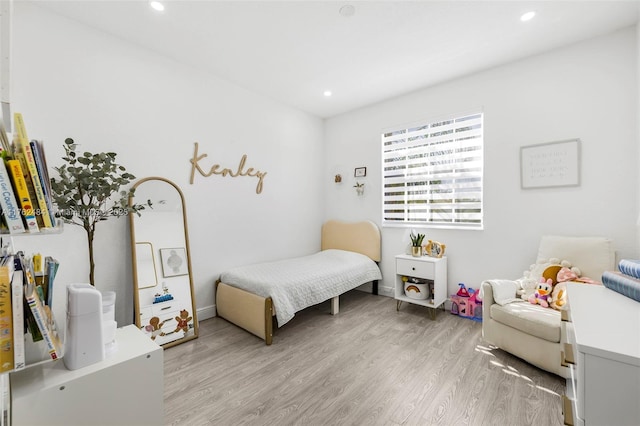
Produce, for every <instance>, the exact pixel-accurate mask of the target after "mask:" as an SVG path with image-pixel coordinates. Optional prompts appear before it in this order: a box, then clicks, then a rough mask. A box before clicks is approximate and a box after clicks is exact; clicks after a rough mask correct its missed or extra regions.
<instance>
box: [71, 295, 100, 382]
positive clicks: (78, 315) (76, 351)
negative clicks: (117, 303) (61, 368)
mask: <svg viewBox="0 0 640 426" xmlns="http://www.w3.org/2000/svg"><path fill="white" fill-rule="evenodd" d="M104 348H105V345H104V339H103V327H102V294H101V293H100V292H99V291H98V290H96V289H95V287H93V286H92V285H91V284H69V286H68V287H67V333H66V336H65V351H64V352H65V353H64V357H63V358H62V359H63V360H64V365H65V367H67V369H69V370H77V369H78V368H82V367H86V366H87V365H91V364H94V363H96V362H100V361H102V360H104V358H105V351H104Z"/></svg>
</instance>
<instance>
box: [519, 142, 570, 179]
mask: <svg viewBox="0 0 640 426" xmlns="http://www.w3.org/2000/svg"><path fill="white" fill-rule="evenodd" d="M520 185H521V186H522V188H523V189H529V188H548V187H555V186H578V185H580V139H570V140H566V141H558V142H549V143H543V144H538V145H528V146H523V147H520Z"/></svg>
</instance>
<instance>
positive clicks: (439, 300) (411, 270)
mask: <svg viewBox="0 0 640 426" xmlns="http://www.w3.org/2000/svg"><path fill="white" fill-rule="evenodd" d="M403 276H404V277H415V278H420V279H422V280H430V281H433V294H429V297H428V298H427V299H414V298H411V297H409V296H406V295H405V292H404V282H403V281H402V277H403ZM395 299H396V301H397V303H396V309H398V310H399V309H400V305H401V304H402V302H409V303H414V304H416V305H421V306H426V307H428V308H432V309H437V308H438V307H440V306H441V305H442V304H443V303H444V302H445V301H446V300H447V258H446V256H443V257H440V258H436V257H428V256H421V257H414V256H411V255H406V254H399V255H397V256H396V285H395ZM432 318H435V310H434V311H433V316H432Z"/></svg>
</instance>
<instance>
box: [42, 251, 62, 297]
mask: <svg viewBox="0 0 640 426" xmlns="http://www.w3.org/2000/svg"><path fill="white" fill-rule="evenodd" d="M59 266H60V262H58V260H57V259H55V258H53V257H51V256H47V257H45V258H44V273H45V275H46V284H47V288H46V291H45V294H46V297H47V305H49V306H52V303H53V283H54V281H55V278H56V274H57V273H58V267H59Z"/></svg>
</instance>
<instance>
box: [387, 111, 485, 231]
mask: <svg viewBox="0 0 640 426" xmlns="http://www.w3.org/2000/svg"><path fill="white" fill-rule="evenodd" d="M482 124H483V114H482V113H474V114H469V115H464V116H460V117H454V118H447V119H444V120H439V121H435V122H432V123H421V124H419V125H415V126H406V127H403V128H395V129H391V130H388V131H387V132H385V133H383V134H382V167H383V170H382V176H383V177H382V180H383V182H382V188H383V193H382V204H383V205H382V224H383V225H394V224H397V225H424V226H433V227H450V228H451V227H452V228H463V229H482V167H483V154H482V152H483V126H482Z"/></svg>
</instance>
